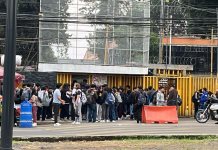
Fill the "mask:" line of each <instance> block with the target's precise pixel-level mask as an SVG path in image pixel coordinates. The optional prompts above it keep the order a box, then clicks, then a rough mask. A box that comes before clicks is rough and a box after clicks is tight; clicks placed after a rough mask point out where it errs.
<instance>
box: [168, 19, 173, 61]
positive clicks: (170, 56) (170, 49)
mask: <svg viewBox="0 0 218 150" xmlns="http://www.w3.org/2000/svg"><path fill="white" fill-rule="evenodd" d="M172 25H173V21H172V15H170V25H169V26H170V48H169V65H171V63H172Z"/></svg>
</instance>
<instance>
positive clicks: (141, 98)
mask: <svg viewBox="0 0 218 150" xmlns="http://www.w3.org/2000/svg"><path fill="white" fill-rule="evenodd" d="M146 102H147V101H146V97H145V94H144V93H141V92H140V93H139V97H138V101H137V104H138V105H145V104H146Z"/></svg>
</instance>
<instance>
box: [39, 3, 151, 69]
mask: <svg viewBox="0 0 218 150" xmlns="http://www.w3.org/2000/svg"><path fill="white" fill-rule="evenodd" d="M40 12H41V13H42V16H41V18H40V27H39V31H40V38H39V39H40V40H39V63H71V64H92V65H115V66H147V65H148V63H149V41H150V27H149V26H148V24H149V23H150V19H149V18H150V1H149V0H93V1H91V2H90V1H88V2H87V1H84V0H71V1H68V0H50V1H41V4H40Z"/></svg>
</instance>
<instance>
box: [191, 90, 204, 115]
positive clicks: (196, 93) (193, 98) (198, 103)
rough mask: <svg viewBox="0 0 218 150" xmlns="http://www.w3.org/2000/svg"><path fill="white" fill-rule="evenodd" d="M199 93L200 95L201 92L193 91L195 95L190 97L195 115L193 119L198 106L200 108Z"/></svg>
mask: <svg viewBox="0 0 218 150" xmlns="http://www.w3.org/2000/svg"><path fill="white" fill-rule="evenodd" d="M200 93H202V91H201V90H199V91H195V93H194V94H193V96H192V102H193V103H194V109H195V114H194V118H195V116H196V114H197V112H198V109H199V106H200Z"/></svg>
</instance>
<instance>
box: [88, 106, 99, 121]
mask: <svg viewBox="0 0 218 150" xmlns="http://www.w3.org/2000/svg"><path fill="white" fill-rule="evenodd" d="M87 107H88V112H89V113H88V119H89V122H96V113H97V106H96V103H95V104H88V105H87Z"/></svg>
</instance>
